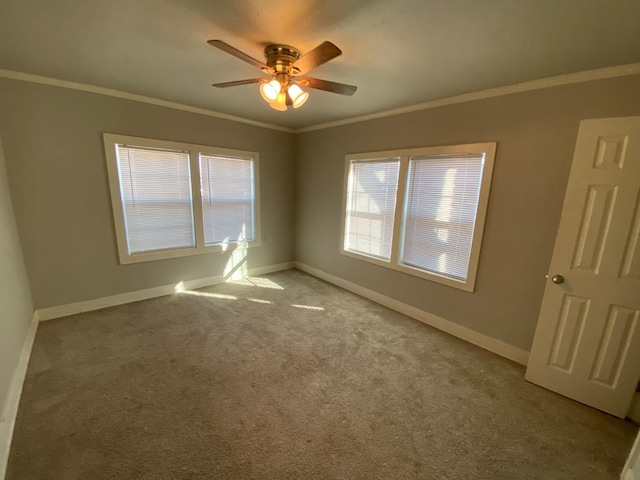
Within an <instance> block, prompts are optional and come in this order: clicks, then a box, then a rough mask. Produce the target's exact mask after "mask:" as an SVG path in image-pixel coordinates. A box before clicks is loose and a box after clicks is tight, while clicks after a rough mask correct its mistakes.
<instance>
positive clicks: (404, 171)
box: [390, 155, 409, 266]
mask: <svg viewBox="0 0 640 480" xmlns="http://www.w3.org/2000/svg"><path fill="white" fill-rule="evenodd" d="M408 173H409V156H408V155H402V156H401V157H400V171H399V172H398V191H397V192H396V210H395V212H394V221H393V237H392V240H391V258H390V264H391V265H393V266H397V265H398V264H399V263H400V257H399V255H400V251H401V242H402V241H403V240H402V238H401V236H402V231H403V230H404V212H405V211H406V209H405V205H404V204H405V201H406V198H407V195H406V189H407V175H408Z"/></svg>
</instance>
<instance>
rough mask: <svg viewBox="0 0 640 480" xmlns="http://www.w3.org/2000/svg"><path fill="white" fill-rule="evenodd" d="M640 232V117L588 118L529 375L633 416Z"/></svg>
mask: <svg viewBox="0 0 640 480" xmlns="http://www.w3.org/2000/svg"><path fill="white" fill-rule="evenodd" d="M639 236H640V117H628V118H613V119H602V120H585V121H583V122H581V124H580V129H579V132H578V140H577V143H576V149H575V154H574V158H573V163H572V167H571V174H570V176H569V183H568V186H567V193H566V196H565V201H564V206H563V210H562V216H561V219H560V226H559V229H558V234H557V237H556V244H555V248H554V252H553V257H552V260H551V266H550V271H549V280H548V283H547V286H546V288H545V293H544V297H543V301H542V306H541V308H540V315H539V318H538V327H537V329H536V334H535V338H534V342H533V346H532V349H531V356H530V359H529V366H528V368H527V374H526V378H527V380H529V381H531V382H533V383H537V384H539V385H541V386H543V387H546V388H549V389H551V390H554V391H556V392H558V393H561V394H563V395H566V396H568V397H571V398H574V399H576V400H578V401H580V402H583V403H586V404H588V405H591V406H594V407H596V408H599V409H601V410H604V411H606V412H609V413H612V414H614V415H617V416H621V417H623V416H625V414H626V412H627V409H628V407H629V403H630V402H631V398H632V395H633V392H634V391H635V388H636V385H637V382H638V379H639V378H640V327H638V321H639V320H638V317H639V316H640V253H639V252H638V250H640V246H639V245H638V243H640V242H639ZM557 275H560V276H562V277H564V281H562V278H560V279H559V278H558V277H557ZM554 278H555V280H556V282H557V283H555V282H554V280H553V279H554Z"/></svg>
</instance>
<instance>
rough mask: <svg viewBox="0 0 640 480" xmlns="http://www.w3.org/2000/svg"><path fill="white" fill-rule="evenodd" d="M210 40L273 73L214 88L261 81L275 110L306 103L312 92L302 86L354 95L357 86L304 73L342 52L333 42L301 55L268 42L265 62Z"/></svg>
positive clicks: (216, 84)
mask: <svg viewBox="0 0 640 480" xmlns="http://www.w3.org/2000/svg"><path fill="white" fill-rule="evenodd" d="M207 43H208V44H209V45H211V46H213V47H216V48H218V49H220V50H222V51H223V52H226V53H228V54H230V55H233V56H234V57H236V58H239V59H240V60H243V61H245V62H247V63H248V64H250V65H253V66H254V67H258V68H259V69H260V70H262V71H263V72H264V73H265V74H267V75H271V79H268V78H264V77H263V78H251V79H248V80H236V81H234V82H223V83H214V84H213V86H214V87H218V88H227V87H235V86H238V85H248V84H251V83H260V93H261V94H262V97H263V98H264V99H265V100H266V101H267V102H268V103H269V106H270V107H271V108H274V109H276V110H282V111H284V110H286V109H287V106H289V105H293V108H298V107H300V106H301V105H302V104H303V103H304V102H306V101H307V98H309V93H308V92H305V91H303V90H302V88H300V87H301V86H303V87H309V88H315V89H317V90H324V91H326V92H331V93H338V94H340V95H353V94H354V93H355V92H356V90H357V88H358V87H354V86H353V85H345V84H344V83H337V82H330V81H328V80H320V79H319V78H313V77H304V76H301V75H304V74H306V73H307V72H309V71H310V70H313V69H314V68H316V67H317V66H319V65H322V64H323V63H326V62H328V61H329V60H332V59H334V58H336V57H337V56H339V55H340V54H342V51H341V50H340V49H339V48H338V47H336V46H335V45H334V44H333V43H331V42H323V43H321V44H320V45H318V46H317V47H316V48H314V49H313V50H311V51H310V52H308V53H306V54H305V55H301V54H300V51H299V50H297V49H296V48H294V47H291V46H289V45H281V44H273V45H268V46H267V47H266V48H265V49H264V57H265V59H266V63H262V62H260V61H259V60H256V59H255V58H253V57H251V56H249V55H247V54H246V53H244V52H241V51H240V50H238V49H237V48H235V47H232V46H231V45H229V44H228V43H225V42H223V41H222V40H209V41H208V42H207Z"/></svg>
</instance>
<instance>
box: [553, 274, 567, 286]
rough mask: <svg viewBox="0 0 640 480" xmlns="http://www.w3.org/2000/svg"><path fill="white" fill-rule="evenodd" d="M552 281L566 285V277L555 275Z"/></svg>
mask: <svg viewBox="0 0 640 480" xmlns="http://www.w3.org/2000/svg"><path fill="white" fill-rule="evenodd" d="M551 281H552V282H553V283H557V284H560V283H564V277H563V276H562V275H554V276H553V277H551Z"/></svg>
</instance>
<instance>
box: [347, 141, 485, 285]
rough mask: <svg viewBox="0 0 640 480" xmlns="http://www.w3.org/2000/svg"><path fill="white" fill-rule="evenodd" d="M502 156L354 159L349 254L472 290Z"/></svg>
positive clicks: (476, 150) (459, 148) (430, 151)
mask: <svg viewBox="0 0 640 480" xmlns="http://www.w3.org/2000/svg"><path fill="white" fill-rule="evenodd" d="M495 149H496V144H495V143H481V144H472V145H455V146H446V147H429V148H420V149H412V150H402V151H396V152H379V153H376V154H357V155H348V156H347V172H346V173H347V181H346V188H345V221H344V235H343V246H342V253H343V254H345V255H349V256H353V257H356V258H359V259H362V260H366V261H369V262H372V263H376V264H378V265H383V266H386V267H388V268H392V269H394V270H399V271H402V272H405V273H409V274H412V275H417V276H420V277H423V278H427V279H429V280H433V281H436V282H439V283H443V284H445V285H449V286H452V287H456V288H460V289H462V290H466V291H473V289H474V285H475V276H476V270H477V266H478V258H479V254H480V243H481V240H482V231H483V228H484V218H485V214H486V208H487V201H488V197H489V186H490V183H491V175H492V171H493V160H494V157H495Z"/></svg>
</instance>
